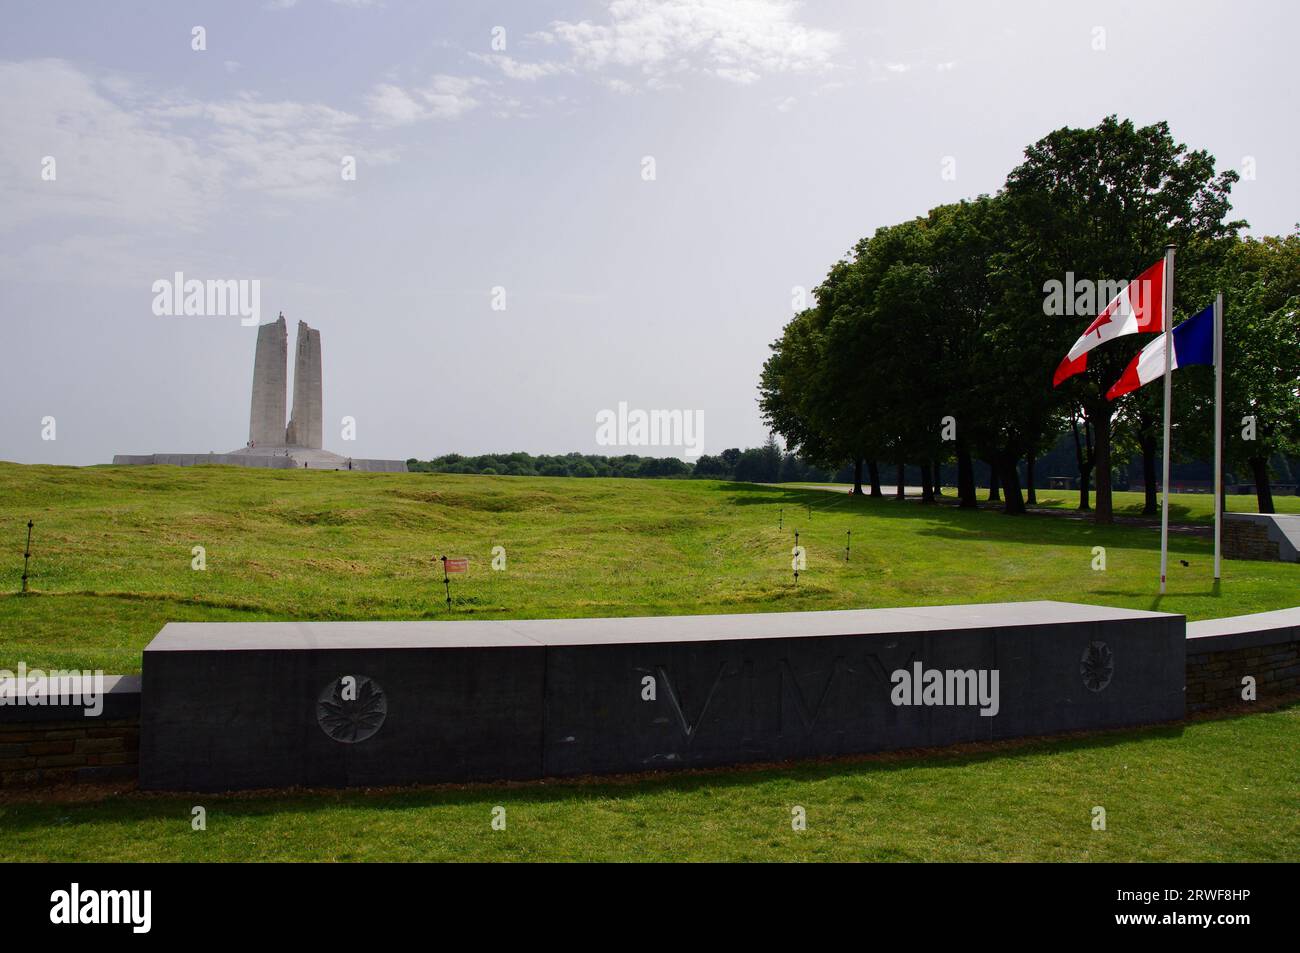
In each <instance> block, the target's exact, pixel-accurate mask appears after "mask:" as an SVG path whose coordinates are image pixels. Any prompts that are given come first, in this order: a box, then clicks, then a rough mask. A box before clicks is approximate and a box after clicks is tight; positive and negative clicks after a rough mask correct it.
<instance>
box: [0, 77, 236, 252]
mask: <svg viewBox="0 0 1300 953" xmlns="http://www.w3.org/2000/svg"><path fill="white" fill-rule="evenodd" d="M119 88H124V87H119ZM0 129H3V130H4V134H3V135H0V178H3V179H4V180H5V192H6V200H5V205H6V210H5V215H4V216H3V220H2V221H3V225H4V226H8V227H13V226H15V225H18V224H20V223H23V222H26V221H30V220H32V219H36V218H42V219H46V218H50V217H61V216H73V215H75V216H81V217H89V218H93V219H103V220H109V221H114V222H118V223H125V224H135V225H159V224H165V225H179V226H181V227H187V226H193V225H194V224H196V223H197V222H198V221H199V220H201V219H202V218H203V217H204V216H205V215H206V214H207V212H208V210H209V209H210V208H211V207H212V205H213V203H214V202H215V200H216V195H217V191H218V190H217V183H218V182H219V180H220V177H221V170H222V161H221V159H220V157H218V156H216V155H213V154H212V153H211V152H209V151H207V150H205V149H203V148H202V147H201V145H200V144H199V143H198V142H197V141H196V140H195V139H194V138H193V137H191V136H189V135H185V134H177V133H176V132H175V131H174V130H173V129H171V128H170V127H169V123H167V122H166V121H161V120H159V119H158V118H157V117H154V116H150V115H148V114H142V113H140V112H137V111H135V110H133V109H131V108H129V107H127V106H124V105H122V104H119V103H118V102H117V101H115V97H114V95H113V93H112V91H111V90H110V89H109V88H107V86H106V85H105V84H99V83H96V82H95V81H94V80H93V79H91V78H90V77H89V76H87V75H85V74H84V73H82V72H81V71H79V70H77V69H76V68H74V67H72V66H71V65H69V64H67V63H64V62H62V61H60V60H31V61H26V62H21V63H0ZM46 156H50V157H52V158H53V159H54V163H55V165H54V171H55V176H56V177H55V179H54V181H43V180H42V178H41V162H42V160H43V159H44V157H46Z"/></svg>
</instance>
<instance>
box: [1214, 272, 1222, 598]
mask: <svg viewBox="0 0 1300 953" xmlns="http://www.w3.org/2000/svg"><path fill="white" fill-rule="evenodd" d="M1222 545H1223V292H1222V291H1220V292H1219V293H1218V294H1217V295H1216V296H1215V298H1214V581H1215V582H1218V581H1219V560H1220V553H1221V547H1222Z"/></svg>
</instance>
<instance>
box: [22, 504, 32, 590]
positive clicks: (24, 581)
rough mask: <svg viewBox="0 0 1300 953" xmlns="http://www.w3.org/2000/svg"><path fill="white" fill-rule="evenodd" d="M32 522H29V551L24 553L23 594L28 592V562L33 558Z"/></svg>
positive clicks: (26, 550)
mask: <svg viewBox="0 0 1300 953" xmlns="http://www.w3.org/2000/svg"><path fill="white" fill-rule="evenodd" d="M32 525H33V524H32V521H31V520H28V521H27V549H25V550H24V551H23V592H26V591H27V561H28V560H29V559H31V558H32Z"/></svg>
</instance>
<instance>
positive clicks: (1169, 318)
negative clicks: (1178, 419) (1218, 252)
mask: <svg viewBox="0 0 1300 953" xmlns="http://www.w3.org/2000/svg"><path fill="white" fill-rule="evenodd" d="M1164 285H1165V287H1164V292H1165V300H1164V309H1163V310H1164V321H1163V323H1164V332H1165V446H1164V450H1165V460H1164V471H1163V473H1162V474H1161V484H1160V486H1161V489H1162V491H1163V492H1162V493H1161V497H1162V502H1161V506H1160V594H1161V595H1164V592H1165V580H1166V577H1167V574H1168V569H1169V421H1170V405H1171V404H1172V397H1173V392H1172V389H1171V386H1170V385H1171V384H1172V381H1173V374H1172V370H1173V366H1172V365H1173V353H1174V335H1173V330H1174V327H1173V325H1174V246H1173V245H1166V246H1165V281H1164Z"/></svg>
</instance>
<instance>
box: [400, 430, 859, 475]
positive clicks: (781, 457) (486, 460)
mask: <svg viewBox="0 0 1300 953" xmlns="http://www.w3.org/2000/svg"><path fill="white" fill-rule="evenodd" d="M406 465H407V468H408V469H410V470H411V471H413V472H427V473H481V474H486V475H489V476H491V475H498V476H546V477H655V478H659V479H663V478H664V477H680V478H683V479H689V478H691V477H699V478H701V479H709V480H741V481H744V482H747V483H792V482H822V481H826V480H832V479H841V480H843V479H848V478H849V476H850V475H851V472H852V471H851V470H850V469H849V468H847V467H846V468H844V470H843V471H842V472H836V471H830V470H825V469H820V468H818V467H814V466H812V465H810V464H807V463H805V462H804V461H802V460H800V459H799V458H798V457H796V456H795V455H794V454H793V453H785V452H783V451H782V450H781V448H780V447H779V446H777V444H776V442H775V441H773V440H769V441H768V443H767V444H765V445H764V446H762V447H754V448H751V449H749V450H741V449H739V448H737V447H732V448H731V449H730V450H723V451H722V452H721V453H719V454H717V455H716V456H715V455H710V454H704V455H703V456H701V457H700V458H699V459H698V460H696V461H695V463H694V464H690V463H687V462H686V461H684V460H678V459H677V458H676V457H638V456H636V455H635V454H626V455H625V456H621V457H602V456H597V455H594V454H584V453H566V454H557V455H548V454H539V455H538V456H533V455H532V454H529V453H523V452H518V453H485V454H482V455H481V456H477V457H467V456H462V455H461V454H459V453H449V454H447V455H446V456H442V457H436V458H434V459H433V460H416V459H415V458H411V459H410V460H407V461H406Z"/></svg>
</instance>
